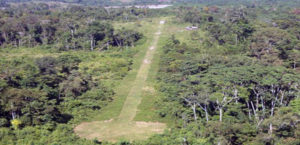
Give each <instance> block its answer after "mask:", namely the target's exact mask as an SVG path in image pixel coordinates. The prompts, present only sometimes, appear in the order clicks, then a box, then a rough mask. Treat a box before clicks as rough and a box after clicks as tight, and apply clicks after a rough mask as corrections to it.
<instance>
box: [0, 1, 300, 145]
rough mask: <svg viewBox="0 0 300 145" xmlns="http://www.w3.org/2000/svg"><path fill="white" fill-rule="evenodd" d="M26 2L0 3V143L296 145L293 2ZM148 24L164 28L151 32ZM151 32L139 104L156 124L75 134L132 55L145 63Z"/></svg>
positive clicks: (298, 112)
mask: <svg viewBox="0 0 300 145" xmlns="http://www.w3.org/2000/svg"><path fill="white" fill-rule="evenodd" d="M28 1H29V0H28ZM28 1H27V0H25V1H22V0H20V1H18V0H15V1H5V0H0V6H1V9H0V144H3V145H9V144H17V145H19V144H20V145H23V144H24V145H27V144H28V145H29V144H30V145H32V144H34V145H40V144H53V145H54V144H59V145H60V144H61V145H64V144H78V145H85V144H87V145H88V144H91V145H92V144H122V145H125V144H136V145H143V144H149V145H160V144H168V145H177V144H178V145H180V144H181V145H202V144H203V145H204V144H205V145H209V144H212V145H213V144H218V145H226V144H232V145H240V144H253V145H257V144H262V145H263V144H267V145H273V144H285V145H297V144H300V6H299V4H300V2H299V1H298V0H291V1H283V0H264V1H248V0H239V1H232V0H226V1H220V0H213V1H205V0H188V1H185V0H175V1H161V0H158V1H151V2H149V1H146V0H136V1H130V3H127V4H129V5H130V4H170V3H172V4H174V6H172V7H169V8H165V9H149V8H136V7H126V8H125V7H124V8H104V6H108V5H114V4H115V3H119V2H118V1H106V0H105V1H104V0H103V1H101V0H93V1H87V0H61V1H60V0H58V1H59V2H63V3H54V4H53V3H51V4H50V3H43V2H42V1H40V2H39V3H32V2H28ZM11 2H13V3H11ZM18 2H25V3H18ZM66 3H72V4H70V5H69V4H66ZM79 4H84V5H85V6H83V5H79ZM186 4H187V5H186ZM87 5H93V6H87ZM96 5H100V6H96ZM190 5H191V6H190ZM157 19H159V20H161V19H162V20H166V24H165V26H164V28H161V29H163V30H161V31H158V32H157V33H155V32H153V31H154V30H153V29H152V27H156V26H158V24H157V23H156V22H159V21H156V20H157ZM164 22H165V21H160V24H161V25H162V24H163V23H164ZM186 26H193V27H194V28H195V29H192V30H190V29H187V28H185V27H186ZM150 27H151V28H150ZM149 33H150V34H151V35H150V34H149ZM152 33H155V35H160V34H161V33H166V34H162V35H163V36H162V38H161V40H160V39H159V37H157V38H156V37H154V38H153V40H152V35H154V34H152ZM156 39H157V41H158V42H156V43H157V44H156V43H154V44H155V45H157V47H156V48H155V49H158V50H157V51H158V52H157V53H159V59H157V60H156V61H157V67H158V68H157V74H156V75H155V77H153V80H152V81H153V82H154V84H155V85H154V89H155V90H156V91H155V95H154V96H155V97H152V98H150V100H146V101H142V102H141V103H142V104H140V105H145V106H147V105H148V106H150V107H149V108H146V109H145V110H146V112H147V113H149V114H150V115H152V114H154V115H153V116H154V117H153V116H152V118H151V119H145V121H146V120H147V121H149V120H150V121H154V122H164V123H166V124H167V126H168V129H165V131H164V132H163V133H160V134H156V135H151V137H149V138H147V139H143V140H135V141H133V140H132V139H130V138H129V139H128V138H125V139H124V140H117V141H114V142H111V141H110V140H105V139H99V138H97V137H95V138H82V137H80V136H79V135H78V134H77V133H76V132H75V131H74V128H75V127H76V126H77V125H78V124H80V123H81V122H84V121H93V119H94V118H95V116H96V117H99V116H97V114H98V113H99V112H101V111H103V110H104V111H105V108H109V106H110V105H111V104H113V103H114V102H116V100H117V102H118V100H119V98H118V95H117V94H118V91H119V90H118V87H117V86H118V85H120V83H121V81H122V80H124V79H125V80H126V77H131V74H130V72H135V71H137V70H136V67H137V66H136V64H135V63H136V60H139V59H140V58H139V53H142V54H144V53H145V54H144V55H145V58H146V59H145V60H143V59H141V61H142V62H143V63H144V64H148V63H149V62H150V61H149V60H148V59H149V58H147V57H146V56H147V55H148V52H144V51H145V50H144V49H143V48H144V47H150V46H151V45H149V46H148V44H150V43H151V41H154V42H155V40H156ZM153 49H154V47H150V50H149V51H151V50H153ZM153 55H158V54H153ZM141 58H142V57H141ZM155 58H157V57H155ZM138 63H140V62H138ZM152 65H155V64H152ZM141 68H142V67H141ZM151 71H152V70H151ZM151 73H153V72H150V75H154V73H153V74H151ZM137 78H138V75H137ZM145 80H147V79H145ZM125 85H127V86H130V83H129V82H128V84H125ZM143 89H144V88H143ZM154 89H153V90H154ZM148 90H149V89H148ZM150 90H151V89H150ZM143 95H144V94H143ZM142 97H144V96H142ZM121 100H122V99H121ZM151 102H152V103H151ZM120 104H121V105H119V106H120V108H122V106H123V104H124V105H126V103H124V102H121V103H120ZM125 107H126V106H125ZM140 110H143V108H142V109H140ZM109 111H111V110H109ZM109 111H108V114H110V113H111V112H109ZM141 112H143V111H141ZM118 113H119V112H117V113H115V112H114V113H111V114H117V115H118ZM138 113H139V112H138ZM138 113H137V114H138ZM138 115H139V114H138ZM100 117H101V116H100ZM104 118H105V117H104ZM145 118H146V117H145ZM101 121H103V120H101ZM128 132H130V131H129V130H128Z"/></svg>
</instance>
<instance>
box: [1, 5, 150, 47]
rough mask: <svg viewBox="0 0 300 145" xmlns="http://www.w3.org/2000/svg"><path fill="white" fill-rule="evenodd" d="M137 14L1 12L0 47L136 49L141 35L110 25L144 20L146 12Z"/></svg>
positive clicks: (33, 8)
mask: <svg viewBox="0 0 300 145" xmlns="http://www.w3.org/2000/svg"><path fill="white" fill-rule="evenodd" d="M56 10H57V11H58V12H57V11H56ZM138 11H139V9H135V8H132V9H121V10H119V9H112V10H107V9H104V8H102V9H101V8H100V9H98V8H97V9H96V8H85V7H80V6H73V7H69V8H67V9H51V8H49V6H48V5H47V4H37V5H23V6H20V7H16V8H11V9H7V10H3V11H1V17H0V22H1V24H2V25H1V26H0V45H1V46H2V47H22V46H24V47H34V46H38V45H55V46H56V47H57V49H59V50H82V49H90V50H93V49H95V48H97V49H99V50H103V49H109V46H112V47H123V46H133V45H134V43H135V42H136V41H137V40H139V39H140V38H141V37H142V34H140V33H138V32H136V31H134V30H125V29H119V30H114V28H113V27H112V25H111V24H110V21H111V20H115V19H121V20H124V21H130V20H135V19H138V17H143V16H144V15H143V14H144V12H138ZM125 13H126V14H125ZM140 15H143V16H140Z"/></svg>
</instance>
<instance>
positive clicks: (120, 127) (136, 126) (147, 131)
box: [74, 21, 166, 142]
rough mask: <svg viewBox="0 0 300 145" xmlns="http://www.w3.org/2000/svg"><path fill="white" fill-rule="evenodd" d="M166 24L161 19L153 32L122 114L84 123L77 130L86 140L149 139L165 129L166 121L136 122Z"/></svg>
mask: <svg viewBox="0 0 300 145" xmlns="http://www.w3.org/2000/svg"><path fill="white" fill-rule="evenodd" d="M164 23H165V21H160V23H159V25H158V26H157V27H158V28H157V29H158V30H157V32H156V33H155V34H154V39H153V42H152V44H151V46H150V47H149V48H148V50H147V52H146V55H145V57H144V59H143V61H142V62H141V65H140V68H139V70H138V72H137V75H136V78H135V80H134V82H133V83H132V86H131V89H130V91H129V93H128V95H127V97H126V100H125V102H124V104H123V108H122V110H121V112H120V114H119V116H118V117H116V118H112V119H110V120H106V121H93V122H84V123H81V124H80V125H78V126H77V127H75V129H74V131H75V133H76V134H77V135H79V136H80V137H83V138H87V139H95V138H97V139H98V140H106V141H111V142H116V141H118V140H120V139H126V140H130V141H132V140H141V139H146V138H148V137H150V136H151V135H153V134H155V133H162V132H163V131H164V129H165V128H166V125H165V124H164V123H159V122H135V121H133V119H134V117H135V116H136V113H137V110H138V105H139V104H140V103H141V100H142V92H143V88H144V87H146V80H147V78H148V73H149V70H150V68H151V62H152V61H153V58H154V54H155V51H156V48H157V44H158V41H159V38H160V35H161V31H162V28H163V25H164ZM124 85H126V84H124Z"/></svg>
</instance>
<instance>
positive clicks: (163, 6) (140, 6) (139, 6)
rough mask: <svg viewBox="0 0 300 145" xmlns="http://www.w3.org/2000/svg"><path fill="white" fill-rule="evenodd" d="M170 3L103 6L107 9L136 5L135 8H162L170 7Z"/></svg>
mask: <svg viewBox="0 0 300 145" xmlns="http://www.w3.org/2000/svg"><path fill="white" fill-rule="evenodd" d="M170 6H172V5H132V6H109V7H105V8H107V9H111V8H112V9H118V8H130V7H136V8H149V9H163V8H166V7H170Z"/></svg>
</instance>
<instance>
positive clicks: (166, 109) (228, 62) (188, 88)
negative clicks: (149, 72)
mask: <svg viewBox="0 0 300 145" xmlns="http://www.w3.org/2000/svg"><path fill="white" fill-rule="evenodd" d="M257 11H260V10H259V8H255V7H253V8H251V7H250V8H246V7H245V8H233V9H219V8H216V7H213V8H211V7H207V8H203V9H197V8H187V7H185V8H180V9H179V10H178V14H177V15H178V16H177V17H178V18H180V19H179V20H180V21H181V22H185V23H186V22H189V23H192V24H194V25H197V26H198V27H200V28H201V30H203V31H204V33H205V38H204V37H202V36H201V35H200V34H199V32H198V31H194V32H191V38H190V39H191V40H192V41H188V42H190V44H186V43H182V42H180V41H179V40H177V39H176V37H174V36H173V37H171V38H170V39H169V41H168V43H167V44H166V45H165V46H164V47H163V50H164V54H163V55H162V59H161V61H160V73H159V75H158V76H159V77H158V81H159V87H158V88H159V90H160V92H161V93H162V96H163V97H162V98H161V99H159V100H157V104H158V105H159V106H163V107H162V109H160V111H159V112H158V113H159V114H160V115H161V116H162V117H165V116H172V117H174V118H176V120H177V123H176V126H175V127H174V128H173V129H172V130H171V131H169V132H167V133H165V134H164V135H157V136H155V137H153V138H152V139H150V140H149V141H148V142H147V143H149V144H160V143H162V142H161V141H162V140H164V142H168V143H170V144H290V145H294V144H299V143H300V140H299V128H300V122H299V120H300V108H299V102H300V99H299V95H300V94H299V92H300V87H299V86H300V75H299V70H300V55H299V54H300V50H299V48H300V47H299V44H300V43H299V42H300V39H299V33H298V31H295V30H297V29H299V28H300V25H299V24H300V23H299V21H298V19H297V18H299V16H298V15H293V14H291V13H289V12H284V11H281V15H278V16H277V17H272V19H271V21H268V22H265V21H263V19H259V18H258V17H257V15H261V16H266V15H267V14H260V13H259V14H257V13H256V12H257ZM256 14H257V15H256ZM283 16H285V17H283ZM177 23H178V22H177ZM197 44H198V45H197Z"/></svg>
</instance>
